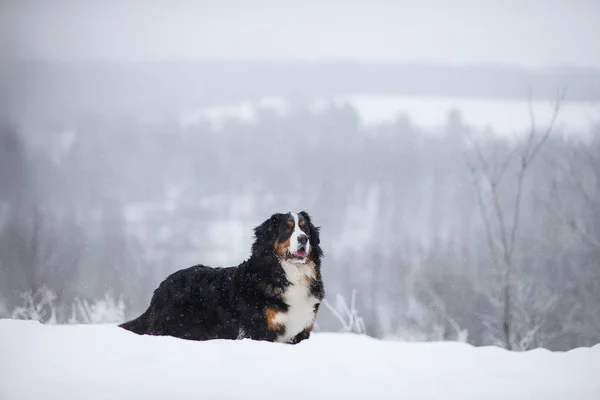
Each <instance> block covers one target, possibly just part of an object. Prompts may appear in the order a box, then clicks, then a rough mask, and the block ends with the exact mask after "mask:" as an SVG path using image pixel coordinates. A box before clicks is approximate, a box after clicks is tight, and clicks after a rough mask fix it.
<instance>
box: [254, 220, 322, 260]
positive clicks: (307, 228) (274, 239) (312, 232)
mask: <svg viewBox="0 0 600 400" xmlns="http://www.w3.org/2000/svg"><path fill="white" fill-rule="evenodd" d="M254 234H255V241H254V243H253V244H252V254H253V255H255V256H266V255H269V254H275V256H277V257H278V258H279V259H280V260H285V261H289V262H292V263H297V264H303V263H306V262H307V261H309V260H311V261H314V262H319V260H320V259H321V257H322V256H323V251H322V250H321V247H320V246H319V244H320V242H321V241H320V239H319V228H318V227H316V226H314V225H313V223H312V221H311V219H310V216H309V215H308V213H307V212H305V211H302V212H299V213H287V214H280V213H277V214H273V215H272V216H271V218H269V219H268V220H266V221H265V222H263V223H262V224H260V225H259V226H257V227H256V228H254Z"/></svg>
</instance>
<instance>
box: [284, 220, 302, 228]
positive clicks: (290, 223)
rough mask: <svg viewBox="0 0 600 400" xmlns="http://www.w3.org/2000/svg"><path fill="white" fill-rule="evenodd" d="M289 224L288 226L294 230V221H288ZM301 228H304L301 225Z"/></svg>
mask: <svg viewBox="0 0 600 400" xmlns="http://www.w3.org/2000/svg"><path fill="white" fill-rule="evenodd" d="M287 224H288V226H289V227H290V228H293V227H294V221H290V220H288V221H287ZM300 226H302V225H300Z"/></svg>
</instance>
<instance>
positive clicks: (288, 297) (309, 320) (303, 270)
mask: <svg viewBox="0 0 600 400" xmlns="http://www.w3.org/2000/svg"><path fill="white" fill-rule="evenodd" d="M281 266H282V267H283V269H284V271H285V275H286V278H287V280H288V281H290V282H291V285H290V286H288V288H287V289H286V290H285V292H284V293H283V295H282V298H283V301H285V303H286V304H287V305H288V306H289V309H288V312H287V313H279V314H278V315H277V318H276V322H278V323H281V324H283V326H285V334H283V335H281V336H280V337H279V338H277V340H278V341H280V342H287V341H289V340H291V339H292V338H294V337H295V336H296V335H297V334H299V333H300V332H302V331H303V330H304V328H306V327H308V326H310V325H312V324H313V323H314V322H315V304H317V303H319V299H317V298H316V297H314V296H312V295H311V294H310V283H309V280H308V279H307V278H314V273H315V270H314V265H313V264H312V263H306V264H300V263H290V262H286V261H283V262H282V263H281Z"/></svg>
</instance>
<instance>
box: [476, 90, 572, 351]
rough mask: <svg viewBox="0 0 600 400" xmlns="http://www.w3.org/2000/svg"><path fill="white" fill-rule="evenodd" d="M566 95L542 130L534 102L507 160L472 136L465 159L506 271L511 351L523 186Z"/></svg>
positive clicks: (496, 259)
mask: <svg viewBox="0 0 600 400" xmlns="http://www.w3.org/2000/svg"><path fill="white" fill-rule="evenodd" d="M564 95H565V92H564V90H563V91H561V92H560V93H558V95H557V98H556V101H555V103H554V109H553V113H552V117H551V119H550V122H549V124H548V126H547V127H546V128H545V129H542V130H540V128H539V127H538V126H537V123H536V119H535V115H534V112H533V105H532V101H531V98H530V100H529V116H530V121H531V126H530V128H529V131H528V132H527V135H526V137H525V139H524V142H522V143H517V145H516V146H514V148H513V149H512V150H509V151H508V154H506V155H505V156H504V157H503V159H497V158H495V159H492V156H489V155H486V154H485V153H484V151H483V149H482V146H481V145H480V144H479V143H477V141H475V140H473V138H472V136H471V135H470V134H467V138H468V139H469V142H470V144H471V146H472V152H473V154H474V155H466V157H465V159H466V164H467V168H468V170H469V172H470V173H471V176H472V183H473V186H474V188H475V192H476V196H477V204H478V206H479V210H480V213H481V219H482V222H483V225H484V229H485V235H486V240H487V243H488V247H489V251H490V256H491V260H492V263H493V264H494V266H495V267H496V269H497V270H501V271H503V273H502V290H501V296H502V300H501V302H502V308H503V310H502V333H503V337H504V342H505V344H506V347H507V348H508V349H513V348H515V347H517V346H516V343H517V342H518V340H517V338H516V337H515V331H514V326H513V321H514V315H513V301H514V300H513V298H512V297H513V293H512V292H513V274H514V272H515V271H514V269H515V261H514V254H515V245H516V243H517V235H518V232H519V219H520V214H521V203H522V200H523V183H524V181H525V177H526V175H527V173H528V171H529V168H530V167H531V164H532V163H533V161H534V160H535V159H536V156H537V155H538V153H539V152H540V150H541V148H542V147H543V146H544V144H545V143H546V141H547V140H548V138H549V137H550V134H551V133H552V131H553V129H554V126H555V123H556V120H557V118H558V114H559V111H560V109H561V105H562V102H563V100H564ZM511 167H513V168H516V177H515V179H516V182H515V183H516V189H515V191H514V193H510V194H508V195H507V199H506V200H504V198H502V197H501V192H500V190H499V188H500V185H501V183H502V182H503V180H504V178H505V177H506V176H507V171H509V170H510V169H511ZM503 200H504V201H503ZM510 206H512V208H510ZM508 210H511V211H512V213H509V211H508ZM511 214H512V215H511ZM500 267H501V268H500Z"/></svg>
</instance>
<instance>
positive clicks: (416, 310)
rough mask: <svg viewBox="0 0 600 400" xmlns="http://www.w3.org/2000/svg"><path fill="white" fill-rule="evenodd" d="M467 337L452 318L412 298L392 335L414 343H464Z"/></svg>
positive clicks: (465, 331)
mask: <svg viewBox="0 0 600 400" xmlns="http://www.w3.org/2000/svg"><path fill="white" fill-rule="evenodd" d="M468 336H469V332H468V331H467V330H466V329H461V327H460V326H459V325H458V323H457V322H456V320H455V319H454V318H452V317H451V316H449V315H447V314H446V313H443V312H440V310H436V309H435V307H434V308H433V309H432V307H428V306H427V305H426V304H424V303H423V302H421V301H419V300H417V299H416V298H414V297H409V298H408V301H407V306H406V309H405V310H404V318H402V321H401V323H399V324H398V326H397V327H396V330H395V332H394V334H393V338H394V339H397V340H404V341H416V342H429V341H445V340H453V341H458V342H466V341H467V339H468Z"/></svg>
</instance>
